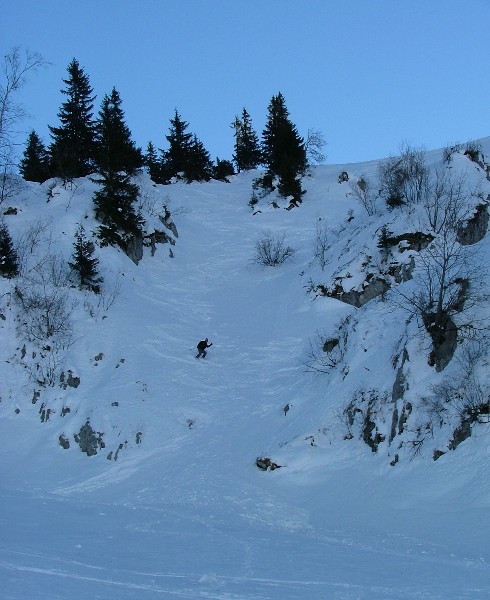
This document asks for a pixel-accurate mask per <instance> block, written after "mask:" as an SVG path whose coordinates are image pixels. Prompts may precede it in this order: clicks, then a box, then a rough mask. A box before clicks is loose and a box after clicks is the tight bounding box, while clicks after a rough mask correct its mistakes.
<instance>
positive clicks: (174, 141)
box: [164, 110, 192, 179]
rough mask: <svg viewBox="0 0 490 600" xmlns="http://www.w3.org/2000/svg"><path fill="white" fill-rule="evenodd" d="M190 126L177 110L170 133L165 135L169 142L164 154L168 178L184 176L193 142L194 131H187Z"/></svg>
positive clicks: (171, 121)
mask: <svg viewBox="0 0 490 600" xmlns="http://www.w3.org/2000/svg"><path fill="white" fill-rule="evenodd" d="M188 127H189V124H188V123H186V122H185V121H183V120H182V118H181V116H180V114H179V112H178V111H177V110H176V111H175V116H174V118H173V119H170V131H169V134H168V135H166V136H165V137H166V139H167V142H168V144H169V148H168V150H167V151H166V152H165V154H164V162H165V173H166V175H167V176H168V179H171V178H172V177H183V176H184V172H185V168H186V165H187V160H188V157H189V150H190V147H191V143H192V133H188V132H187V131H186V130H187V128H188Z"/></svg>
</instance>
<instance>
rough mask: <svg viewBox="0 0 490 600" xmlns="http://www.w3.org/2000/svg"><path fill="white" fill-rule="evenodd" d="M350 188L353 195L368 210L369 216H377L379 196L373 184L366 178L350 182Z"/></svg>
mask: <svg viewBox="0 0 490 600" xmlns="http://www.w3.org/2000/svg"><path fill="white" fill-rule="evenodd" d="M349 186H350V190H351V193H352V195H353V196H354V198H355V199H356V200H358V201H359V202H360V203H361V204H362V206H363V207H364V208H365V209H366V212H367V214H368V215H369V216H370V217H372V216H373V215H375V214H376V201H377V199H378V195H377V193H376V191H375V189H374V187H373V185H372V183H371V182H370V181H369V180H368V179H366V178H365V177H361V178H360V179H358V180H357V181H350V182H349Z"/></svg>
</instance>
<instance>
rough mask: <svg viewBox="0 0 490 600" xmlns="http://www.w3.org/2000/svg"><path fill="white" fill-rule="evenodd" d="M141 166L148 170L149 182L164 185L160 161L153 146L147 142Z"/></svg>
mask: <svg viewBox="0 0 490 600" xmlns="http://www.w3.org/2000/svg"><path fill="white" fill-rule="evenodd" d="M143 164H144V165H145V167H146V168H147V170H148V174H149V175H150V177H151V180H152V181H154V182H155V183H166V181H165V178H164V176H163V167H162V161H161V159H159V158H158V155H157V151H156V149H155V146H154V145H153V144H152V143H151V142H148V146H147V148H146V153H145V155H144V157H143Z"/></svg>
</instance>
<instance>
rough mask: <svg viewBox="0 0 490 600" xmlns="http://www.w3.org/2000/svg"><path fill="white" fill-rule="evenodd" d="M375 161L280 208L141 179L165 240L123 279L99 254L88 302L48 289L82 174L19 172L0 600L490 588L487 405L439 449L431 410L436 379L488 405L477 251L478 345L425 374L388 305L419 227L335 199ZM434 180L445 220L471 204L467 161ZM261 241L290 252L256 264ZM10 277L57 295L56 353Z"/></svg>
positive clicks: (202, 187)
mask: <svg viewBox="0 0 490 600" xmlns="http://www.w3.org/2000/svg"><path fill="white" fill-rule="evenodd" d="M481 148H482V152H483V155H486V156H489V155H490V138H487V139H485V140H482V142H481ZM442 155H443V153H442V151H434V152H429V153H427V155H426V157H425V158H426V161H427V165H429V166H430V167H431V168H433V169H435V168H436V167H442V165H443V160H442ZM378 166H379V163H377V162H371V163H365V164H349V165H334V166H319V167H315V168H313V169H312V172H311V176H310V177H307V178H305V180H304V182H303V185H304V187H305V189H306V190H307V192H306V194H305V196H304V200H303V203H302V204H301V205H300V206H298V207H294V208H292V209H291V210H285V209H286V208H290V207H289V206H288V204H287V203H285V202H284V201H280V200H279V199H278V198H275V197H274V198H271V197H266V198H262V199H260V200H259V202H258V204H256V205H254V206H251V205H250V204H249V201H250V199H251V197H252V183H253V180H254V178H255V177H257V173H242V174H239V175H237V176H234V177H233V178H231V179H230V182H229V183H224V182H216V181H212V182H208V183H201V184H197V183H194V184H191V185H186V184H183V183H175V184H173V185H170V186H155V185H154V184H153V183H152V182H151V181H150V180H149V179H148V177H147V176H146V175H141V176H140V177H139V179H138V185H139V186H140V191H141V203H142V206H141V210H142V213H143V215H144V216H145V218H146V220H147V222H148V223H149V225H151V226H152V227H154V228H158V227H160V229H162V222H161V221H160V220H159V219H158V216H159V215H161V214H164V212H165V211H164V209H163V207H164V206H165V207H166V208H167V209H168V211H170V215H171V218H170V219H168V221H167V222H166V227H163V229H165V232H166V234H167V236H168V240H169V241H168V242H167V243H165V244H157V245H156V246H155V252H154V254H153V255H152V252H151V248H150V247H147V248H145V250H144V256H143V258H142V260H141V261H140V262H139V264H135V262H133V261H131V260H130V259H129V258H128V257H127V256H126V255H125V254H123V253H122V252H121V251H118V250H117V249H115V248H110V247H105V248H100V247H97V257H98V258H99V260H100V273H101V276H103V278H104V282H103V292H102V294H101V295H96V294H93V293H91V292H82V291H80V290H78V289H76V288H74V287H70V285H69V282H68V281H67V280H66V279H65V278H64V277H65V275H64V274H65V267H64V265H65V264H66V261H68V260H71V254H72V252H73V241H74V236H75V232H76V230H77V227H78V225H79V224H80V223H83V225H84V228H85V230H86V231H87V232H89V233H90V232H93V231H95V229H96V227H97V223H96V221H95V220H94V217H93V207H92V196H93V193H94V191H95V189H96V184H94V183H93V182H92V181H91V180H90V179H83V180H78V181H75V182H74V183H73V184H72V185H67V186H63V185H61V183H59V182H53V181H48V182H46V183H44V184H42V185H38V184H32V183H23V184H22V185H21V188H20V191H19V193H17V194H15V195H12V196H11V197H10V198H8V200H7V201H6V202H5V203H4V204H3V205H2V206H1V207H0V208H1V210H2V213H3V214H4V221H5V223H6V225H7V226H8V229H9V231H10V234H11V236H12V238H13V240H14V242H15V243H16V245H17V247H18V249H19V257H20V259H21V266H22V274H23V275H22V277H20V278H19V279H14V280H8V279H1V278H0V315H1V320H0V331H1V336H2V346H1V349H0V357H1V363H0V417H1V418H0V432H1V434H0V439H1V444H0V452H1V465H2V466H1V477H0V489H1V492H2V506H1V511H0V514H1V517H0V522H1V531H2V536H1V538H0V569H1V572H2V575H1V579H2V594H1V596H2V598H5V599H21V598H22V599H23V600H25V599H26V598H32V599H39V600H44V599H46V600H48V599H49V600H54V599H61V598H67V597H72V598H77V599H83V598H89V597H90V598H100V599H104V600H109V599H114V600H115V599H118V600H120V599H123V598H128V599H129V598H138V599H146V598H148V599H150V598H151V599H153V598H171V597H181V598H215V599H220V600H224V599H228V598H243V599H252V598H253V599H259V598H260V599H271V600H272V599H273V600H276V599H277V600H279V599H281V600H284V599H298V600H299V599H305V598H308V599H330V598H335V599H345V600H353V599H361V598H362V599H376V600H380V599H386V600H388V599H389V600H394V599H422V598H427V599H429V598H430V599H431V600H433V599H441V600H442V599H444V600H448V599H454V600H456V599H457V600H461V599H463V598H468V599H471V600H475V599H480V598H481V599H483V598H487V597H488V595H489V594H490V569H489V566H488V562H489V561H490V542H489V538H488V533H489V526H490V478H489V474H490V473H489V468H488V461H489V455H490V441H489V440H490V438H489V432H490V430H489V427H490V425H489V424H488V421H489V419H490V415H488V413H487V414H486V415H485V412H484V409H483V408H481V406H482V402H480V404H478V406H480V409H481V410H480V413H478V417H477V418H475V419H472V420H467V423H466V425H465V435H459V437H458V434H457V430H458V428H460V427H461V426H462V421H464V419H463V417H464V416H465V415H466V416H468V415H467V414H466V413H465V410H464V408H465V406H466V405H464V403H463V404H457V405H453V404H447V405H445V404H444V402H442V401H441V402H439V403H437V400H438V399H439V400H440V396H441V394H442V393H443V391H444V393H446V396H448V395H449V394H450V392H451V391H454V390H453V388H451V386H450V385H449V384H453V387H455V386H459V387H458V389H459V388H461V389H463V387H465V386H466V387H467V388H468V389H469V390H470V391H471V390H473V391H475V390H476V392H478V394H479V396H478V398H480V396H481V398H483V400H485V401H486V402H488V397H489V385H490V381H489V378H488V354H487V351H486V338H485V335H484V334H485V330H486V329H487V327H488V320H487V319H488V317H490V315H489V314H488V306H487V304H488V303H487V302H486V300H485V294H486V292H487V287H488V277H487V274H486V272H485V267H486V265H487V264H488V257H489V255H490V246H489V241H488V240H489V236H488V234H487V235H486V236H485V237H483V239H482V240H481V241H478V242H477V243H474V244H473V243H472V244H470V245H468V246H467V248H469V250H468V252H469V254H468V256H467V255H466V254H465V255H464V259H465V260H466V258H468V259H469V260H470V265H472V266H476V267H477V268H478V270H479V274H480V276H479V277H478V278H476V279H474V281H475V282H476V281H477V282H478V285H479V289H478V294H473V295H472V296H471V299H472V303H470V302H466V306H465V310H464V311H463V312H464V319H466V320H467V323H470V324H471V325H472V326H473V329H474V330H475V331H474V332H473V333H472V335H471V336H470V335H466V337H465V340H464V343H459V344H458V345H457V347H456V348H455V349H454V348H453V354H452V355H451V357H450V359H449V360H448V364H447V366H446V365H445V364H444V365H443V367H444V368H437V367H438V366H439V367H440V364H439V363H437V362H436V364H435V365H434V363H433V362H432V363H431V356H430V355H431V349H432V345H431V337H430V335H429V333H428V332H427V330H426V327H424V324H423V323H422V322H421V319H420V318H419V317H417V315H414V314H410V307H412V304H411V303H410V299H411V298H414V297H416V294H417V292H418V289H419V288H418V287H417V286H419V287H420V286H423V285H424V282H426V281H427V280H426V279H424V277H423V275H424V268H423V264H424V263H423V260H422V261H421V258H420V257H421V256H422V257H423V253H424V247H422V248H420V247H416V244H415V245H414V244H413V243H412V242H413V239H414V238H413V235H415V236H416V237H417V236H418V237H417V243H418V244H420V242H421V238H420V235H419V234H421V233H422V234H429V233H430V228H428V227H427V218H426V217H427V214H426V212H424V207H422V206H420V205H416V204H414V205H410V206H408V207H407V206H404V207H400V208H394V209H393V210H388V209H387V207H386V205H385V204H383V203H381V202H377V203H376V205H368V210H366V208H365V207H363V205H362V204H361V202H359V199H358V198H356V194H355V193H354V190H356V188H355V186H356V185H357V182H358V181H372V182H374V181H375V180H376V177H377V173H378ZM444 169H446V171H447V172H448V173H451V176H454V181H456V180H458V181H461V179H459V178H460V177H461V176H464V182H465V186H466V188H465V189H466V191H467V193H466V194H465V196H464V197H465V199H466V200H467V202H466V203H465V207H464V215H463V216H464V223H466V224H467V223H468V222H469V221H471V218H472V217H473V216H474V215H475V214H478V210H479V207H481V206H486V204H487V203H488V198H489V194H490V181H489V180H488V174H487V173H486V172H485V164H478V163H477V162H474V161H472V160H470V158H469V157H468V156H466V155H464V153H463V152H455V153H454V155H453V156H452V159H451V161H450V162H449V163H447V164H446V166H445V167H444ZM273 201H276V202H277V204H275V203H273ZM485 211H486V208H485ZM173 224H174V225H175V227H174V226H173ZM383 226H385V228H386V229H385V232H388V234H389V236H388V237H389V241H388V243H387V244H386V245H385V247H384V249H383V248H380V247H379V239H380V235H381V231H382V229H383ZM407 234H410V235H409V236H408V237H407ZM412 234H413V235H412ZM263 235H266V236H268V238H269V239H275V240H282V239H283V241H284V244H285V245H287V246H290V247H291V248H293V249H294V250H295V252H294V254H293V255H292V256H291V257H290V258H289V259H287V260H285V261H284V262H283V263H282V264H281V265H279V266H276V267H270V266H265V265H263V264H261V262H260V261H257V260H256V259H255V258H254V257H255V255H256V244H257V241H258V240H259V239H261V237H260V236H263ZM411 236H412V237H411ZM94 239H95V238H94ZM262 239H263V238H262ZM422 242H423V240H422ZM422 245H423V244H422ZM458 259H461V257H460V255H458ZM461 260H462V259H461ZM40 273H41V275H39V274H40ZM33 274H37V275H36V277H37V279H36V283H35V285H37V286H40V288H39V289H40V290H41V291H42V290H44V291H45V292H46V290H48V291H49V290H52V289H53V286H52V282H53V280H57V281H59V282H60V284H59V286H58V288H56V289H58V291H59V290H61V291H59V293H60V294H62V300H63V306H64V307H65V309H67V310H66V313H64V317H63V319H62V321H64V324H65V325H66V327H65V330H66V331H65V338H64V342H63V345H64V346H65V348H61V349H60V350H59V351H57V349H56V348H53V347H52V346H51V347H49V348H48V346H49V343H48V341H46V343H38V342H35V341H32V340H31V341H29V340H28V339H27V337H28V336H26V331H28V329H27V327H28V325H29V324H28V323H27V321H28V317H26V315H25V314H23V313H22V311H21V310H20V308H19V307H20V305H21V301H20V300H19V297H18V295H19V292H20V293H21V294H22V293H25V292H26V290H27V291H29V285H31V286H32V285H33V283H32V282H33V279H32V276H33ZM472 281H473V280H472ZM373 282H374V283H376V285H375V286H373V285H372V284H373ZM26 286H27V287H26ZM48 288H49V289H48ZM396 290H398V291H396ZM400 290H401V292H400ZM378 292H379V295H378ZM40 293H41V292H40ZM362 294H364V296H362ZM371 295H372V299H369V298H368V297H371ZM361 296H362V297H361ZM339 298H340V299H339ZM407 298H408V300H407ZM346 299H348V300H349V303H347V302H346V301H344V300H346ZM366 300H368V301H366ZM455 318H456V317H455ZM460 318H461V319H463V317H462V316H461V317H460ZM467 323H466V322H465V323H463V322H462V321H461V322H458V326H461V327H463V325H465V326H466V325H467ZM465 331H467V328H466V329H465ZM206 337H207V338H209V340H210V341H211V342H212V343H213V346H212V347H211V348H209V351H208V355H207V356H206V358H205V359H204V360H203V359H200V360H196V358H195V356H196V352H197V351H196V344H197V342H198V341H199V340H201V339H204V338H206ZM325 344H327V345H325ZM482 346H483V347H484V351H482V350H481V347H482ZM475 347H478V349H479V351H478V352H477V351H476V350H475ZM470 351H472V352H473V354H471V352H470ZM436 359H437V357H436ZM469 362H472V365H473V366H474V368H473V369H472V370H471V377H469V375H468V373H469V372H468V368H467V367H468V364H469ZM429 363H431V364H429ZM465 369H466V370H465ZM470 379H471V380H470ZM41 382H44V383H41ZM434 386H436V387H434ZM437 386H439V387H437ZM468 389H466V388H465V390H466V392H467V393H469V392H468ZM478 394H477V395H478ZM463 395H464V394H463ZM481 398H480V400H481ZM472 402H473V404H472V406H473V407H474V406H476V404H477V403H476V401H473V400H472ZM463 425H464V423H463ZM455 432H456V434H455ZM456 438H458V439H457V443H455V440H456ZM452 448H454V449H452ZM82 449H83V450H84V451H82ZM87 449H88V450H89V451H88V452H87ZM88 454H90V456H88ZM257 458H259V459H268V460H270V461H271V463H273V464H274V465H278V466H280V468H277V469H273V470H267V471H264V470H261V469H260V468H258V466H257V464H256V459H257ZM435 459H436V460H435Z"/></svg>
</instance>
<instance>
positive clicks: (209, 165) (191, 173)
mask: <svg viewBox="0 0 490 600" xmlns="http://www.w3.org/2000/svg"><path fill="white" fill-rule="evenodd" d="M212 175H213V162H212V160H211V156H210V154H209V152H208V151H207V150H206V148H205V147H204V144H203V143H202V142H201V140H199V139H198V138H197V137H196V136H195V135H194V136H192V141H191V144H190V146H189V150H188V154H187V160H186V164H185V167H184V179H185V181H186V182H187V183H191V182H193V181H209V180H210V179H211V177H212Z"/></svg>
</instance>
